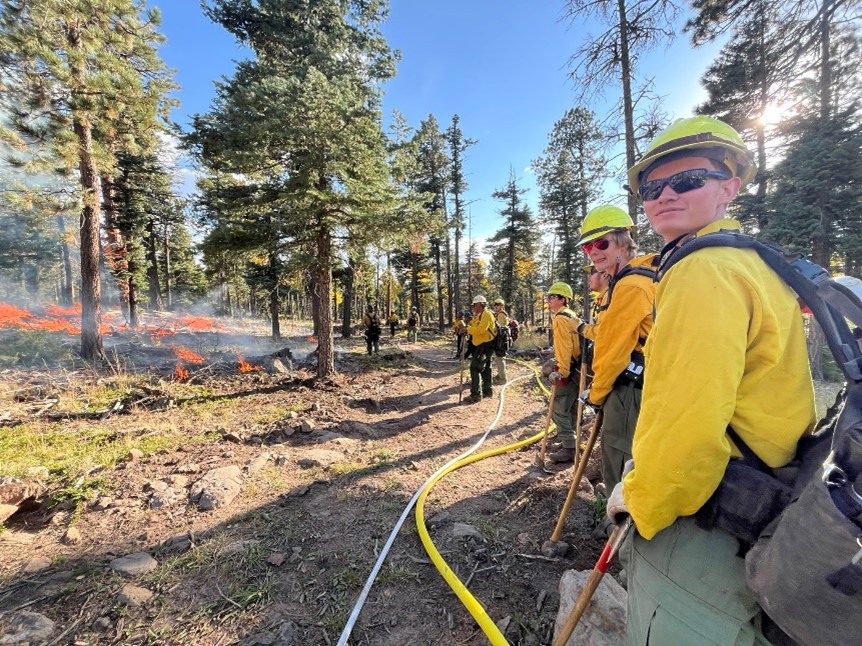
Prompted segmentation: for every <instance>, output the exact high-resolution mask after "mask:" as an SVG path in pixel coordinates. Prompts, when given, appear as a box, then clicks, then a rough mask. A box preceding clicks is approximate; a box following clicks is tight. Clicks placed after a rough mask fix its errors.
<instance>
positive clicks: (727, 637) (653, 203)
mask: <svg viewBox="0 0 862 646" xmlns="http://www.w3.org/2000/svg"><path fill="white" fill-rule="evenodd" d="M755 172H756V168H755V166H754V163H753V161H752V156H751V154H750V153H749V151H748V150H747V148H746V146H745V144H744V143H743V141H742V139H741V138H740V136H739V134H738V133H737V132H736V131H735V130H734V129H733V128H731V127H730V126H728V125H727V124H725V123H723V122H721V121H719V120H717V119H713V118H711V117H704V116H699V117H692V118H689V119H680V120H677V121H675V122H674V123H672V124H671V125H670V126H668V127H667V128H666V129H665V130H664V131H662V132H661V133H659V135H658V136H657V137H656V138H655V140H653V142H652V143H651V144H650V145H649V147H648V148H647V150H646V152H645V153H644V155H643V157H642V158H641V159H640V160H639V161H638V162H637V163H636V164H635V165H634V166H632V167H631V168H630V169H629V170H628V176H629V177H628V179H629V185H630V187H631V188H630V190H631V191H632V192H633V193H635V194H636V195H637V196H638V197H639V199H640V200H641V201H642V202H643V205H644V210H645V211H646V215H647V218H648V219H649V222H650V225H651V226H652V227H653V228H654V229H655V230H656V232H657V233H658V234H659V235H661V236H662V237H663V238H664V239H665V240H666V241H667V243H668V244H667V245H666V246H665V252H663V253H665V254H672V253H673V252H674V251H675V250H676V249H677V248H678V247H681V246H684V245H685V244H686V242H687V241H689V240H691V239H692V238H695V237H699V236H703V235H706V234H708V233H710V232H713V231H719V230H732V231H738V230H739V229H740V226H739V223H738V222H737V221H736V220H733V219H731V218H728V217H726V214H725V211H726V209H727V206H728V204H729V203H730V202H731V201H732V200H733V199H734V198H735V197H736V195H737V194H738V193H739V190H740V188H741V187H742V186H744V185H745V184H746V183H748V182H749V181H751V179H752V178H753V177H754V174H755ZM614 297H615V296H614ZM611 308H613V303H612V304H611ZM655 308H656V318H655V321H656V323H655V327H654V328H653V330H652V333H651V334H650V338H649V342H648V343H647V348H646V351H647V356H648V358H649V371H648V376H647V379H646V384H645V387H644V391H643V400H642V408H641V414H640V418H639V420H638V424H637V431H636V432H635V441H634V447H633V453H634V464H633V469H632V470H631V471H630V472H629V473H628V474H627V475H626V476H625V478H624V479H623V481H622V482H621V483H620V484H619V485H618V486H617V487H616V488H615V489H614V491H613V492H612V493H611V495H610V497H609V499H608V516H609V517H610V518H611V519H615V520H618V519H619V517H620V516H621V515H622V514H624V513H625V512H628V513H630V514H631V517H632V519H633V521H634V523H635V526H636V531H635V532H633V534H632V536H631V537H630V540H629V541H628V542H627V545H626V546H625V547H624V551H625V552H626V553H627V555H628V565H627V570H628V592H629V594H628V615H627V643H628V644H646V643H647V642H648V641H649V642H650V643H663V644H704V643H709V644H763V643H768V642H767V641H766V639H765V638H764V636H763V634H762V630H761V628H762V621H765V618H764V617H763V616H762V612H761V610H760V607H759V606H758V604H757V600H756V597H755V595H754V593H753V592H751V591H750V590H749V589H748V588H747V586H746V584H745V561H744V559H743V558H742V557H741V556H740V553H741V550H742V548H743V546H742V545H740V542H739V540H738V539H736V538H734V537H733V536H732V535H731V534H729V533H727V532H725V531H724V530H723V529H719V528H716V527H713V528H711V529H708V527H709V525H704V526H705V527H707V529H704V528H702V527H701V526H700V525H701V524H702V523H698V522H697V521H696V520H695V518H694V517H693V515H694V514H696V513H697V512H698V510H699V509H700V508H701V506H703V505H704V503H706V502H707V500H708V499H709V498H710V497H711V496H712V495H713V493H714V492H715V490H716V488H717V487H718V484H719V482H720V481H721V479H722V477H723V475H724V473H725V468H726V467H727V464H728V461H729V459H730V458H731V457H739V456H740V453H739V451H738V450H737V447H736V446H734V445H733V444H732V443H731V441H730V439H729V438H728V435H727V429H728V428H729V427H730V428H732V429H733V430H734V431H735V432H736V433H737V434H738V436H739V437H740V438H742V440H743V441H744V442H745V443H746V444H747V445H748V446H749V447H750V448H751V449H752V450H753V451H754V452H755V453H756V454H757V455H758V456H759V457H760V458H761V459H762V460H763V461H764V462H765V463H766V464H767V465H768V466H769V467H772V468H776V467H780V466H782V465H784V464H785V463H787V462H788V460H790V459H791V457H792V456H793V454H794V451H795V448H796V444H797V441H798V440H799V438H800V437H801V436H802V435H803V434H805V433H806V432H807V431H808V430H809V429H810V428H811V427H812V426H813V424H814V421H815V413H814V393H813V387H812V382H811V374H810V371H809V366H808V358H807V353H806V346H805V332H804V330H803V325H802V316H801V315H800V310H799V305H798V303H797V300H796V298H795V296H794V294H793V292H792V291H791V290H790V289H789V288H788V287H787V285H785V284H784V282H783V281H782V280H781V279H780V278H779V277H778V276H777V275H776V274H774V273H773V272H772V271H771V270H770V269H769V267H768V266H767V265H766V264H765V263H764V262H763V261H762V260H761V259H760V257H759V256H758V255H757V253H756V252H755V251H753V250H747V249H737V248H733V247H713V248H707V249H702V250H700V251H697V252H695V253H692V254H691V255H689V256H687V257H686V258H684V259H683V260H681V261H680V262H679V263H678V264H676V265H675V266H673V267H672V268H671V269H670V270H669V271H668V272H667V274H666V275H664V276H663V277H662V280H661V283H660V284H659V289H658V292H657V294H656V299H655ZM609 311H610V310H609ZM605 323H606V319H603V320H602V324H601V327H600V329H599V339H601V337H602V335H603V334H604V325H605ZM793 565H794V564H792V563H788V564H787V567H793ZM776 576H780V572H777V573H776ZM800 610H802V609H800ZM836 612H839V611H838V610H837V609H836ZM839 615H840V612H839ZM837 616H838V615H836V617H837ZM838 620H840V619H838Z"/></svg>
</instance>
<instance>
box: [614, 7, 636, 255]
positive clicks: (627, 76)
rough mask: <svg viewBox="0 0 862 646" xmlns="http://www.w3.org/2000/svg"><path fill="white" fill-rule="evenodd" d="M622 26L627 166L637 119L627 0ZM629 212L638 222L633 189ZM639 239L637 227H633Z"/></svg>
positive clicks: (620, 10) (631, 158) (632, 160)
mask: <svg viewBox="0 0 862 646" xmlns="http://www.w3.org/2000/svg"><path fill="white" fill-rule="evenodd" d="M617 12H618V13H619V26H620V77H621V80H622V85H623V121H624V123H625V131H626V168H631V167H632V166H634V165H635V120H634V104H633V100H632V67H631V59H630V57H629V23H628V18H627V16H626V3H625V0H617ZM626 199H627V205H628V212H629V215H630V216H631V219H632V222H637V217H638V203H637V200H636V199H635V196H634V195H632V193H631V191H626ZM632 236H633V237H635V240H637V227H635V228H634V229H632Z"/></svg>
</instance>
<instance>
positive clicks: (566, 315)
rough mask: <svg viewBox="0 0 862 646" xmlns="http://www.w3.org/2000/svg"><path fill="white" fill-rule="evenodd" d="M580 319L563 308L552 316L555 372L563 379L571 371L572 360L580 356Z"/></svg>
mask: <svg viewBox="0 0 862 646" xmlns="http://www.w3.org/2000/svg"><path fill="white" fill-rule="evenodd" d="M580 324H581V319H579V318H578V317H577V315H576V314H575V313H574V312H573V311H572V310H570V309H569V308H568V307H564V308H562V309H561V310H559V311H558V312H557V313H556V314H554V320H553V324H552V325H553V330H554V360H555V361H556V362H557V370H559V372H560V374H561V375H563V377H568V376H569V373H570V372H571V369H572V360H573V359H579V358H580V356H581V344H580V343H579V341H580V339H579V337H578V326H579V325H580Z"/></svg>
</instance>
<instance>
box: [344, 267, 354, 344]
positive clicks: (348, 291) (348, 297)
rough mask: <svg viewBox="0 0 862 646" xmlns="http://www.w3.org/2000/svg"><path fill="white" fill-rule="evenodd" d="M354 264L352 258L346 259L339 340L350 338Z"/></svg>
mask: <svg viewBox="0 0 862 646" xmlns="http://www.w3.org/2000/svg"><path fill="white" fill-rule="evenodd" d="M355 266H356V263H355V262H354V260H353V258H348V259H347V267H346V268H345V270H344V299H343V300H342V302H343V303H344V314H343V315H342V317H341V338H343V339H347V338H349V337H350V332H351V330H350V322H351V319H352V318H353V296H354V294H353V283H354V281H355V280H356V269H355Z"/></svg>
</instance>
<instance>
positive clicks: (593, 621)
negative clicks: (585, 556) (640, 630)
mask: <svg viewBox="0 0 862 646" xmlns="http://www.w3.org/2000/svg"><path fill="white" fill-rule="evenodd" d="M590 574H592V570H580V571H576V570H568V571H566V572H565V573H564V574H563V576H562V578H561V579H560V610H559V612H558V613H557V621H556V623H555V625H554V642H555V643H556V639H557V635H558V634H559V632H560V631H561V630H562V628H563V626H564V625H565V624H566V619H567V618H568V616H569V613H570V612H571V611H572V608H573V607H574V606H575V601H577V598H578V595H579V594H580V593H581V590H583V589H584V585H586V583H587V580H588V579H589V578H590ZM626 600H627V595H626V591H625V590H624V589H623V587H622V586H621V585H620V584H619V583H617V582H616V581H615V580H614V578H613V577H612V576H608V575H606V576H604V577H602V581H601V583H599V587H598V588H597V589H596V592H595V594H594V595H593V598H592V600H591V601H590V605H589V606H587V610H586V612H584V615H583V617H581V620H580V621H579V622H578V625H577V626H576V627H575V630H574V632H572V635H571V637H569V641H567V642H566V646H617V644H623V643H625V636H626Z"/></svg>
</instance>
